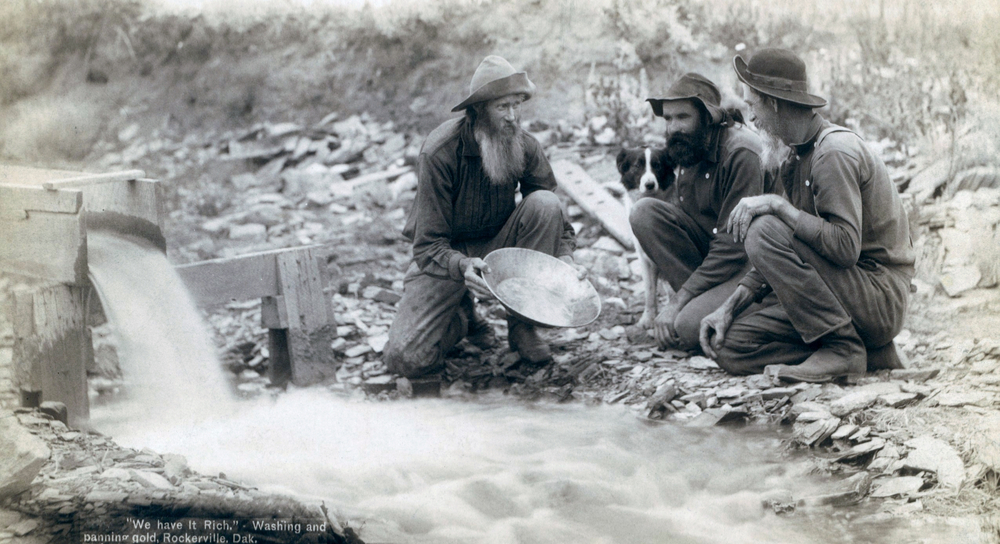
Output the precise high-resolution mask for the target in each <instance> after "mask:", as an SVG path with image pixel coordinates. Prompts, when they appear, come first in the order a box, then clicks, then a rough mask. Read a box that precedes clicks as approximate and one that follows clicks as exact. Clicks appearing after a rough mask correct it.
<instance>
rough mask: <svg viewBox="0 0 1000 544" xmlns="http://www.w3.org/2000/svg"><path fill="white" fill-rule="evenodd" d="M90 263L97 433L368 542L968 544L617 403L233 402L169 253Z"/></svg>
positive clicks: (100, 255)
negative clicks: (111, 385) (112, 390)
mask: <svg viewBox="0 0 1000 544" xmlns="http://www.w3.org/2000/svg"><path fill="white" fill-rule="evenodd" d="M90 251H91V272H92V277H93V281H94V283H95V285H96V287H97V289H98V290H99V292H100V294H101V299H102V302H103V304H104V307H105V311H106V313H107V314H108V318H109V320H110V321H111V322H112V323H113V324H114V325H115V327H117V328H118V332H119V335H120V342H121V343H120V348H119V357H120V360H121V362H122V366H123V371H124V373H125V376H126V381H127V382H128V383H129V384H130V388H129V390H130V393H129V395H128V397H127V400H126V401H125V402H110V403H106V404H103V405H99V406H95V409H94V410H93V423H94V425H95V426H96V427H97V428H98V429H99V430H101V431H103V432H106V433H107V434H109V435H111V436H113V437H114V438H115V440H116V441H117V442H119V443H121V444H122V445H125V446H129V447H135V448H146V447H148V448H152V449H154V450H155V451H160V452H164V453H168V452H169V453H179V454H183V455H184V456H185V457H186V458H187V459H188V462H189V464H190V466H191V467H192V468H194V469H195V470H198V471H199V472H202V473H205V474H217V473H219V472H225V473H226V475H227V477H228V478H230V479H233V480H238V481H242V482H247V483H249V484H252V485H254V486H257V487H259V488H260V489H261V490H263V491H270V492H274V493H279V494H292V495H295V496H297V497H300V498H301V499H303V500H307V501H313V500H316V501H318V500H323V501H325V503H326V504H327V505H330V506H331V507H332V509H333V511H334V512H335V513H336V517H337V518H338V519H340V520H345V521H347V522H349V523H350V524H351V525H353V526H355V527H361V529H360V534H361V537H362V539H364V540H365V541H366V542H394V543H395V542H399V543H402V542H413V543H508V542H510V543H519V542H525V543H528V542H538V543H549V542H551V543H562V542H593V543H601V544H604V543H608V544H610V543H633V542H684V543H715V542H719V543H722V542H725V543H727V544H729V543H734V542H735V543H740V542H747V543H750V542H789V543H791V542H828V543H841V542H843V543H847V542H873V541H879V542H898V541H913V540H914V539H917V538H918V537H919V539H927V538H930V539H931V540H925V541H933V542H954V543H959V542H974V541H975V540H964V539H965V538H973V537H972V536H969V535H967V534H958V533H961V532H960V531H957V530H954V529H949V528H947V527H936V526H934V527H920V528H910V527H905V526H902V527H901V526H898V525H895V524H893V523H892V522H880V523H876V522H871V523H856V522H854V521H853V520H854V519H855V518H856V517H858V516H860V515H863V514H866V513H870V512H868V510H870V508H867V507H865V506H857V507H853V508H848V509H840V510H837V509H832V508H829V507H810V506H809V505H803V504H798V503H797V499H801V498H803V497H809V496H814V495H818V494H821V493H822V488H823V487H824V485H825V483H826V482H823V481H822V480H821V479H820V478H819V477H817V476H812V475H810V470H811V467H812V465H811V464H809V463H808V462H806V461H805V460H804V459H801V458H794V457H789V456H787V455H786V454H784V453H782V451H781V445H780V440H779V438H778V437H776V436H775V434H774V433H773V432H771V430H770V429H760V430H756V431H755V430H744V431H732V430H725V429H689V428H684V427H679V426H674V425H665V424H650V423H646V422H643V421H641V420H640V419H638V418H636V417H635V416H634V415H633V414H632V413H631V412H630V411H628V410H626V409H624V408H622V407H620V406H584V405H580V404H559V405H555V404H545V403H535V404H526V403H521V402H514V401H511V400H510V398H508V397H503V396H500V395H483V396H480V397H477V398H476V399H475V400H473V401H457V400H449V399H433V400H430V399H424V400H410V401H400V402H385V403H369V402H359V401H357V400H350V399H345V398H341V397H336V396H334V395H333V394H332V393H330V392H329V391H327V390H325V389H322V388H312V389H295V388H293V389H292V390H290V391H288V392H286V393H283V394H280V395H278V396H276V397H273V398H258V399H254V400H244V401H234V400H233V399H232V398H231V397H230V394H229V386H228V384H227V383H226V380H225V378H224V377H223V375H222V373H221V370H220V365H219V362H218V360H217V359H216V357H215V356H214V350H213V348H212V345H211V342H210V341H209V339H208V337H207V334H206V333H205V328H204V326H203V325H202V324H201V321H200V318H199V314H198V312H197V310H196V308H195V307H194V305H193V304H192V303H190V300H189V299H188V298H187V297H186V295H185V293H184V292H183V289H182V287H181V284H180V282H179V280H178V279H177V278H176V277H175V276H172V274H173V270H172V268H171V267H170V265H169V264H168V263H167V261H166V259H165V257H164V256H163V254H162V253H160V252H159V251H157V250H155V249H151V248H146V247H143V246H142V245H141V244H136V243H134V242H132V241H130V240H128V239H126V238H122V237H120V236H117V235H101V234H96V235H94V236H93V237H92V239H91V241H90ZM137 278H138V279H137ZM788 510H794V513H792V514H791V515H777V514H776V512H777V511H788ZM970 535H971V533H970Z"/></svg>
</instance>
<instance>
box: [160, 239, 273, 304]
mask: <svg viewBox="0 0 1000 544" xmlns="http://www.w3.org/2000/svg"><path fill="white" fill-rule="evenodd" d="M277 254H278V252H277V251H268V252H264V253H255V254H251V255H241V256H239V257H231V258H227V259H213V260H210V261H201V262H197V263H192V264H185V265H180V266H177V267H175V270H177V273H178V274H179V275H180V277H181V279H182V280H184V285H186V286H187V288H188V291H190V292H191V296H192V297H193V298H194V300H195V302H196V303H197V304H199V305H201V306H211V305H213V304H219V303H221V302H229V301H232V300H247V299H251V298H263V297H273V296H275V295H278V294H280V293H281V291H280V287H279V286H278V272H277V260H276V258H277V257H276V256H277Z"/></svg>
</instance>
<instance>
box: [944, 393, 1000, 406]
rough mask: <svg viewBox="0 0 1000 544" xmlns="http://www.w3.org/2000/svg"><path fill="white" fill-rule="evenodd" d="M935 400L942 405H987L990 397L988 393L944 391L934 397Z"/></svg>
mask: <svg viewBox="0 0 1000 544" xmlns="http://www.w3.org/2000/svg"><path fill="white" fill-rule="evenodd" d="M934 400H936V401H937V403H938V404H939V405H940V406H948V407H952V408H958V407H961V406H968V405H975V406H987V405H988V404H989V399H988V397H987V396H986V394H984V393H976V392H964V391H957V392H950V391H948V392H944V393H941V394H940V395H938V396H936V397H934Z"/></svg>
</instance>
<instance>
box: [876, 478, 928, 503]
mask: <svg viewBox="0 0 1000 544" xmlns="http://www.w3.org/2000/svg"><path fill="white" fill-rule="evenodd" d="M923 486H924V479H923V478H921V477H919V476H899V477H896V478H886V479H884V480H879V481H877V482H876V483H875V488H874V489H873V490H872V495H871V496H872V498H875V499H885V498H889V497H903V498H906V497H909V496H911V495H913V494H915V493H917V492H918V491H920V488H921V487H923Z"/></svg>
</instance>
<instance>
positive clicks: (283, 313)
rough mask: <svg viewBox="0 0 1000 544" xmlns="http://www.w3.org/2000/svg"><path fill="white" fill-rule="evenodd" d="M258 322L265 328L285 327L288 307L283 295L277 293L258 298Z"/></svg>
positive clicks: (286, 325) (286, 326)
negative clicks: (276, 294) (272, 295)
mask: <svg viewBox="0 0 1000 544" xmlns="http://www.w3.org/2000/svg"><path fill="white" fill-rule="evenodd" d="M260 302H261V304H260V324H261V326H262V327H264V328H265V329H287V328H288V307H287V306H285V297H283V296H281V295H278V296H274V297H264V298H262V299H261V300H260Z"/></svg>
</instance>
